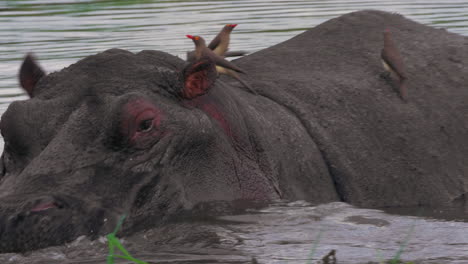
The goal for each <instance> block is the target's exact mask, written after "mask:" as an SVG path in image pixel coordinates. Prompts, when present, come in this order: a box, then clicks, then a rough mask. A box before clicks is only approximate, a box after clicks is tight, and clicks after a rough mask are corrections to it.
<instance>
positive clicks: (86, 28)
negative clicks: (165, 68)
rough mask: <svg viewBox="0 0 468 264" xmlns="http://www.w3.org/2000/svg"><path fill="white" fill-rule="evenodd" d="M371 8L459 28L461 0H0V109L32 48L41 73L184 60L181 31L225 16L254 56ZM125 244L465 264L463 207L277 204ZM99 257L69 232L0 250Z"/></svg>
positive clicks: (44, 257) (14, 259)
mask: <svg viewBox="0 0 468 264" xmlns="http://www.w3.org/2000/svg"><path fill="white" fill-rule="evenodd" d="M370 8H372V9H381V10H386V11H393V12H399V13H401V14H403V15H405V16H408V17H410V18H412V19H414V20H417V21H419V22H421V23H425V24H428V25H431V26H434V27H444V28H447V29H448V30H449V31H452V32H456V33H460V34H464V35H468V1H466V0H463V1H461V0H450V1H448V0H447V1H444V0H439V1H434V0H428V1H403V0H402V1H389V0H379V1H365V0H362V1H348V0H329V1H327V0H320V1H318V0H297V1H286V0H279V1H277V0H268V1H266V0H237V1H156V0H100V1H88V0H8V1H0V72H1V74H0V113H2V112H3V111H4V110H5V109H6V107H7V106H8V104H9V103H11V102H12V101H14V100H23V99H26V98H27V97H26V96H25V94H24V92H23V91H22V90H20V89H19V88H18V85H17V80H16V73H17V70H18V67H19V64H20V62H21V59H22V57H23V56H24V54H25V53H26V52H30V51H33V52H35V53H36V55H37V56H38V57H39V59H40V62H41V64H42V65H43V66H44V68H45V69H46V70H47V71H48V72H51V71H56V70H59V69H61V68H63V67H65V66H68V65H70V64H71V63H74V62H75V61H77V60H78V59H80V58H82V57H84V56H87V55H90V54H95V53H97V52H101V51H103V50H106V49H109V48H114V47H117V48H124V49H128V50H131V51H135V52H136V51H140V50H144V49H155V50H163V51H166V52H169V53H171V54H174V55H179V56H181V57H183V56H184V54H185V51H186V50H188V49H190V48H191V47H192V43H191V41H189V40H187V39H186V38H185V37H184V35H185V34H202V35H204V36H206V37H208V38H209V37H211V36H213V35H214V34H216V32H217V31H218V30H219V28H220V27H221V26H222V25H224V24H226V23H238V24H239V26H238V27H237V28H236V30H235V32H234V35H233V38H232V49H235V50H248V51H252V52H253V51H257V50H259V49H262V48H265V47H268V46H271V45H273V44H276V43H279V42H281V41H283V40H286V39H289V38H291V37H292V36H295V35H297V34H299V33H301V32H302V31H304V30H305V29H307V28H310V27H313V26H315V25H317V24H319V23H322V22H324V21H326V20H328V19H330V18H333V17H336V16H339V15H341V14H344V13H348V12H351V11H355V10H360V9H370ZM0 142H1V141H0ZM0 148H2V146H0ZM394 213H400V214H404V215H397V214H394ZM124 245H125V246H126V247H127V248H128V249H129V250H130V252H131V253H132V254H134V255H135V256H136V257H138V258H141V259H144V260H146V261H149V262H153V263H251V262H252V258H255V259H256V260H257V261H258V262H259V263H301V264H302V263H315V261H316V260H318V259H320V258H321V256H323V255H325V254H326V253H328V252H329V251H330V250H331V249H335V250H337V258H338V260H339V263H367V262H375V263H378V262H380V261H381V260H382V259H389V258H392V257H393V256H395V254H397V252H398V250H399V249H400V248H403V252H402V255H401V256H402V258H403V259H405V260H412V261H416V262H417V263H418V262H419V263H468V216H467V209H463V208H455V209H450V208H443V209H427V210H422V209H414V208H396V209H391V210H388V212H387V213H384V212H383V211H379V210H369V209H360V208H354V207H352V206H350V205H347V204H343V203H332V204H325V205H318V206H312V205H310V204H307V203H303V202H294V203H277V204H274V205H271V206H268V207H266V208H263V209H256V210H250V211H247V212H243V213H239V214H235V215H229V216H223V217H216V218H212V219H209V220H208V219H204V220H203V221H201V220H187V221H181V222H178V223H175V224H173V225H170V226H165V227H161V228H154V229H152V230H149V231H146V232H144V233H140V234H136V235H134V236H132V237H129V238H125V239H124ZM402 245H403V247H402ZM106 254H107V246H106V244H105V241H104V240H103V239H100V240H95V241H89V240H88V239H87V238H79V239H78V240H76V241H74V242H73V243H70V244H68V245H64V246H60V247H52V248H47V249H43V250H38V251H35V252H32V253H29V254H26V255H18V254H2V255H0V263H104V262H105V256H106ZM311 259H313V260H314V261H313V262H312V261H311ZM121 263H128V262H121Z"/></svg>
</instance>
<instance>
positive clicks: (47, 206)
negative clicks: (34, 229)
mask: <svg viewBox="0 0 468 264" xmlns="http://www.w3.org/2000/svg"><path fill="white" fill-rule="evenodd" d="M52 208H57V205H56V204H55V203H45V204H40V205H37V206H35V207H34V208H33V209H31V212H41V211H45V210H47V209H52Z"/></svg>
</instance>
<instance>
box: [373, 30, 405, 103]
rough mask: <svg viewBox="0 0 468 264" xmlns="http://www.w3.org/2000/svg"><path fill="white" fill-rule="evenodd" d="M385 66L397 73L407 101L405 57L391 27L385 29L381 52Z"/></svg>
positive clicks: (402, 95)
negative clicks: (394, 38)
mask: <svg viewBox="0 0 468 264" xmlns="http://www.w3.org/2000/svg"><path fill="white" fill-rule="evenodd" d="M380 56H381V58H382V64H383V66H384V68H385V69H386V70H387V71H388V72H390V73H393V74H394V75H396V76H397V77H398V78H399V81H400V96H401V98H402V99H403V100H405V101H406V99H407V97H408V91H407V88H406V85H405V84H406V74H405V67H404V63H403V59H402V57H401V55H400V52H399V51H398V48H397V47H396V45H395V43H394V42H393V39H392V34H391V32H390V29H388V28H387V29H385V30H384V47H383V49H382V52H381V53H380Z"/></svg>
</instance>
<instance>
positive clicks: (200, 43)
mask: <svg viewBox="0 0 468 264" xmlns="http://www.w3.org/2000/svg"><path fill="white" fill-rule="evenodd" d="M186 36H187V38H189V39H191V40H192V41H193V42H194V43H195V52H194V55H193V56H191V57H189V58H187V60H188V61H189V62H193V61H194V60H200V59H201V58H209V59H211V60H212V61H214V63H215V64H216V71H217V72H218V73H220V74H226V75H229V76H231V77H233V78H234V79H236V80H238V81H239V82H240V83H242V84H243V85H244V86H245V87H246V88H247V89H249V90H250V92H252V93H254V94H257V93H256V92H255V91H254V90H253V89H252V87H250V85H248V84H247V83H246V82H245V81H243V80H242V79H241V78H240V77H239V75H238V74H237V72H240V73H245V72H244V71H243V70H241V69H240V68H239V67H237V66H236V65H234V64H232V62H230V61H228V60H226V59H224V57H222V56H219V55H217V54H216V53H214V51H212V50H211V49H209V48H208V47H207V46H206V42H205V40H204V39H203V38H202V37H200V36H192V35H186Z"/></svg>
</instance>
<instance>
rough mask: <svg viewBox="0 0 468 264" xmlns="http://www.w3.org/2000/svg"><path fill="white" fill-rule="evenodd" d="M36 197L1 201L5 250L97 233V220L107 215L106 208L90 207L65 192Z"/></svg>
mask: <svg viewBox="0 0 468 264" xmlns="http://www.w3.org/2000/svg"><path fill="white" fill-rule="evenodd" d="M35 196H36V197H34V198H29V199H27V200H26V201H23V202H20V201H21V200H20V198H21V196H14V197H6V198H2V199H1V200H0V213H1V214H0V252H1V253H4V252H24V251H28V250H34V249H38V248H43V247H47V246H53V245H59V244H62V243H65V242H68V241H71V240H73V239H74V238H76V237H77V236H79V235H80V234H82V233H85V234H93V233H97V230H98V229H99V224H98V225H96V223H98V222H99V221H98V220H96V219H97V218H101V217H102V216H103V210H100V209H89V208H86V206H83V204H84V203H83V202H81V201H79V200H78V199H76V198H72V197H67V196H64V195H52V196H51V195H46V196H37V195H35ZM23 199H24V196H23ZM83 222H84V223H85V224H84V225H83ZM87 223H88V224H87ZM91 226H92V227H91Z"/></svg>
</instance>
